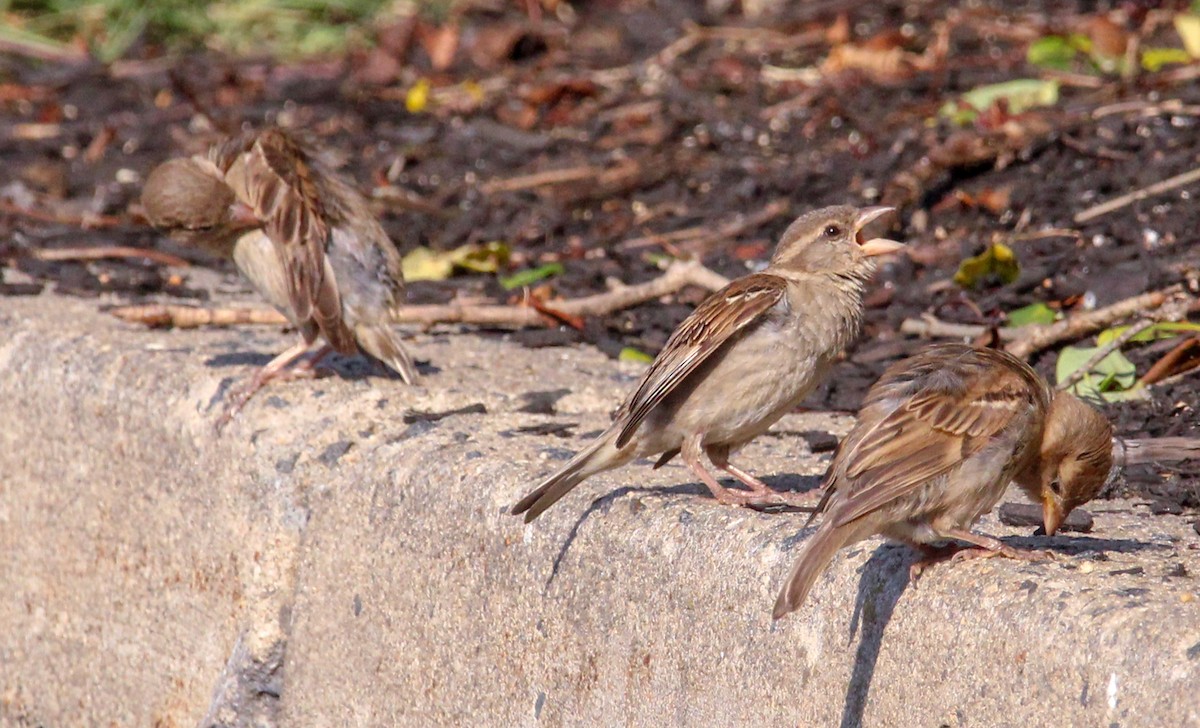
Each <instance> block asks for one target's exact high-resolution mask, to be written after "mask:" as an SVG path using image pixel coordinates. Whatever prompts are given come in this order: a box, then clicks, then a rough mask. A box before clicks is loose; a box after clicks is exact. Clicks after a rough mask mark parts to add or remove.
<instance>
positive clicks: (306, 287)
mask: <svg viewBox="0 0 1200 728" xmlns="http://www.w3.org/2000/svg"><path fill="white" fill-rule="evenodd" d="M239 146H240V148H241V153H240V156H239V157H238V161H240V162H241V170H240V175H241V179H237V178H236V175H235V174H234V169H235V168H234V167H233V164H234V162H233V160H230V161H228V162H227V165H228V166H229V167H230V174H229V175H228V176H229V177H231V178H233V179H231V183H232V186H233V188H234V191H235V193H237V194H238V196H239V198H241V199H242V201H243V202H245V203H246V204H247V205H248V206H249V207H250V208H251V209H252V210H253V211H254V214H255V215H256V216H257V217H258V218H259V219H260V220H262V221H263V232H265V233H266V235H267V237H268V238H270V239H271V242H272V243H274V245H275V249H276V251H277V252H278V254H279V259H280V261H281V262H282V264H283V268H284V272H285V274H286V275H285V278H286V280H287V288H288V299H289V302H290V304H291V306H292V311H293V313H294V315H295V317H296V320H297V321H298V322H300V323H306V322H312V323H314V324H315V325H316V327H317V329H318V330H319V331H320V332H321V333H322V334H323V335H324V336H325V339H326V340H327V341H328V342H329V343H330V345H332V346H333V347H334V348H335V349H337V350H338V351H339V352H342V353H353V352H355V351H357V346H356V344H355V343H354V338H353V334H352V333H351V332H350V330H349V328H348V327H347V326H346V325H345V323H344V322H343V321H342V302H341V294H340V293H339V291H338V287H337V281H336V280H334V278H333V276H332V275H327V273H328V268H327V267H326V265H325V246H326V245H327V244H328V241H329V234H330V233H329V226H328V224H327V222H326V220H325V215H324V211H323V209H322V206H321V199H320V195H319V194H318V192H317V186H316V184H315V182H314V180H313V178H312V171H311V169H310V167H309V164H308V158H307V155H306V154H305V153H304V151H303V149H302V148H301V147H300V146H299V145H298V144H297V143H296V142H295V141H294V140H292V139H291V138H290V137H289V136H288V135H287V134H285V133H284V132H283V131H281V130H279V129H268V130H266V131H264V132H262V133H260V134H258V135H257V136H256V137H250V138H249V140H248V141H247V140H246V138H244V137H243V138H241V139H235V140H232V141H231V142H229V143H228V144H227V147H226V150H225V151H224V152H221V151H218V152H217V153H216V154H217V155H218V156H219V155H221V154H222V153H224V154H228V152H229V151H232V150H235V149H237V148H238V147H239ZM218 164H219V165H221V164H222V162H218Z"/></svg>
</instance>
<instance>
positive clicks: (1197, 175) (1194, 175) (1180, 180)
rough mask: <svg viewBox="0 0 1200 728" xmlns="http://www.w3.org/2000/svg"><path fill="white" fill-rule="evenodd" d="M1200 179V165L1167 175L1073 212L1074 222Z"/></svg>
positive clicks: (1078, 222) (1083, 221)
mask: <svg viewBox="0 0 1200 728" xmlns="http://www.w3.org/2000/svg"><path fill="white" fill-rule="evenodd" d="M1196 181H1200V167H1197V168H1195V169H1193V170H1191V171H1189V172H1184V173H1182V174H1177V175H1175V176H1174V177H1168V178H1167V179H1164V180H1162V181H1160V182H1155V183H1154V184H1152V185H1147V186H1145V187H1142V188H1140V189H1136V190H1133V191H1132V192H1128V193H1126V194H1123V195H1121V196H1119V197H1114V198H1113V199H1111V200H1108V201H1107V202H1101V203H1100V204H1098V205H1093V206H1092V207H1089V208H1088V209H1086V210H1084V211H1082V212H1078V213H1076V214H1075V224H1077V225H1080V224H1083V223H1085V222H1087V221H1089V220H1094V219H1096V218H1098V217H1101V216H1102V215H1107V214H1108V213H1110V212H1114V211H1116V210H1120V209H1121V208H1122V207H1125V206H1127V205H1132V204H1133V203H1135V202H1139V201H1141V200H1144V199H1146V198H1147V197H1153V196H1155V195H1161V194H1162V193H1164V192H1169V191H1171V190H1173V189H1175V188H1176V187H1183V186H1184V185H1188V184H1191V183H1192V182H1196Z"/></svg>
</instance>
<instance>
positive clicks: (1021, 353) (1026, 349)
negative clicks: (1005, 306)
mask: <svg viewBox="0 0 1200 728" xmlns="http://www.w3.org/2000/svg"><path fill="white" fill-rule="evenodd" d="M1176 300H1177V301H1178V302H1179V305H1178V307H1175V306H1172V307H1170V309H1169V310H1164V311H1159V312H1156V314H1157V315H1155V316H1152V318H1153V319H1154V320H1169V319H1171V318H1180V317H1182V316H1183V314H1184V313H1185V312H1186V311H1190V310H1195V309H1197V308H1200V299H1195V298H1192V297H1190V296H1186V295H1182V294H1181V291H1180V289H1179V288H1178V287H1177V286H1176V287H1171V288H1167V289H1164V290H1161V291H1151V292H1150V293H1143V294H1141V295H1138V296H1133V297H1132V298H1126V299H1124V300H1122V301H1117V302H1116V303H1114V304H1111V305H1109V306H1105V307H1104V308H1098V309H1096V310H1095V311H1087V312H1084V313H1078V314H1075V315H1073V316H1068V317H1067V318H1064V319H1063V320H1061V321H1057V322H1055V323H1053V324H1046V325H1040V326H1039V325H1033V324H1031V325H1029V326H1022V327H1021V328H1019V329H1011V328H1000V329H998V330H997V331H998V333H999V335H1000V338H1001V340H1004V341H1007V342H1009V343H1008V344H1007V345H1006V346H1005V347H1004V348H1005V349H1006V350H1007V351H1008V352H1009V353H1010V354H1012V355H1014V356H1018V357H1020V358H1022V359H1025V358H1028V357H1029V355H1030V354H1033V353H1034V352H1036V351H1041V350H1042V349H1045V348H1047V347H1050V346H1054V345H1055V344H1057V343H1059V342H1061V341H1069V340H1072V339H1078V338H1081V337H1083V336H1086V335H1088V334H1090V333H1092V332H1095V331H1099V330H1100V329H1103V328H1106V327H1108V326H1112V325H1113V324H1115V323H1117V322H1118V321H1121V320H1122V319H1126V318H1129V317H1130V316H1135V315H1137V314H1146V313H1147V312H1149V311H1154V310H1155V309H1158V308H1160V307H1163V305H1164V304H1166V303H1168V302H1170V301H1176ZM987 328H988V327H986V326H978V325H971V324H955V323H949V322H946V321H941V320H939V319H936V318H933V317H932V316H924V317H922V318H920V319H905V320H904V321H903V322H902V323H901V324H900V331H901V332H902V333H905V334H916V335H919V336H929V337H933V338H964V339H965V338H974V337H976V336H979V335H980V334H983V333H984V332H985V331H987Z"/></svg>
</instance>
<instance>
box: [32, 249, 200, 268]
mask: <svg viewBox="0 0 1200 728" xmlns="http://www.w3.org/2000/svg"><path fill="white" fill-rule="evenodd" d="M29 257H31V258H37V259H38V260H105V259H110V258H145V259H146V260H150V261H153V262H155V263H159V264H161V265H170V266H175V267H177V268H186V267H188V266H190V265H191V263H190V262H188V261H186V260H184V259H183V258H180V257H179V256H177V255H171V254H170V253H164V252H162V251H161V250H152V249H149V248H134V247H132V246H127V245H103V246H97V247H94V248H35V249H33V250H30V251H29Z"/></svg>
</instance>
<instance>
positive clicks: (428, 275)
mask: <svg viewBox="0 0 1200 728" xmlns="http://www.w3.org/2000/svg"><path fill="white" fill-rule="evenodd" d="M401 264H402V265H403V267H404V280H406V281H443V280H446V279H447V278H449V277H450V276H451V275H452V274H453V273H454V261H452V260H450V258H449V257H447V255H446V254H445V253H440V252H435V251H432V250H430V249H429V248H425V247H420V248H416V249H414V250H413V251H412V252H410V253H409V254H408V255H406V256H404V259H403V260H402V261H401Z"/></svg>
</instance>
